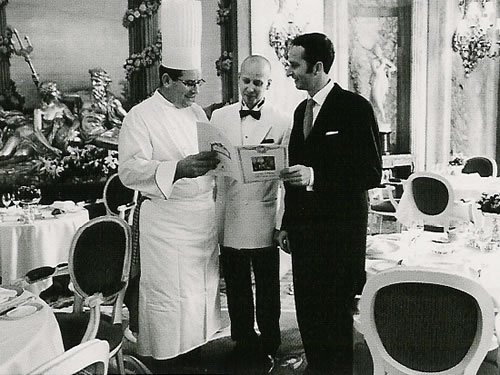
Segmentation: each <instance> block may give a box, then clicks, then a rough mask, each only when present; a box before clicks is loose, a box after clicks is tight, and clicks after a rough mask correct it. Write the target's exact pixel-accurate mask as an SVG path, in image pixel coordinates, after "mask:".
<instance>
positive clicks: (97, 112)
mask: <svg viewBox="0 0 500 375" xmlns="http://www.w3.org/2000/svg"><path fill="white" fill-rule="evenodd" d="M89 73H90V80H91V82H92V94H91V95H92V97H91V102H90V103H87V104H86V105H84V108H83V110H82V126H81V128H82V137H83V138H84V140H85V141H86V142H90V141H92V140H93V139H95V138H96V137H98V136H99V135H101V134H103V133H104V132H106V131H108V130H113V131H114V132H116V134H118V131H119V129H120V127H121V124H122V121H123V118H124V117H125V115H126V114H127V111H125V109H124V108H123V106H122V104H121V102H120V101H119V100H118V99H117V98H116V97H115V96H114V95H113V94H112V93H111V92H110V91H108V86H109V84H110V83H111V77H110V76H109V74H108V73H107V72H106V71H105V70H104V69H102V68H94V69H90V70H89Z"/></svg>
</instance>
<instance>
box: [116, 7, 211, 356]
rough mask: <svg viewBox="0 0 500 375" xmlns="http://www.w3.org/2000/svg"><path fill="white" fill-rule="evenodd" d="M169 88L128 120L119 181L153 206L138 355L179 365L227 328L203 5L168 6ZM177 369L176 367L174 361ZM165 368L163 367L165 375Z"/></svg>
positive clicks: (147, 220)
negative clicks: (201, 98)
mask: <svg viewBox="0 0 500 375" xmlns="http://www.w3.org/2000/svg"><path fill="white" fill-rule="evenodd" d="M161 20H162V32H163V49H162V53H163V56H162V58H163V59H162V66H160V68H159V72H160V87H159V88H158V89H157V90H156V91H155V92H154V94H153V95H152V96H151V97H150V98H148V99H146V100H144V101H143V102H142V103H140V104H138V105H136V106H135V107H133V108H132V109H131V110H130V112H129V113H128V115H127V116H126V117H125V119H124V122H123V126H122V128H121V131H120V138H119V160H120V164H119V175H120V179H121V180H122V182H123V183H124V184H125V185H126V186H128V187H129V188H131V189H135V190H138V191H140V192H141V194H142V195H143V196H145V197H146V198H149V199H147V200H146V201H145V202H144V203H143V204H142V206H141V211H140V217H139V231H140V237H139V241H140V249H141V280H140V288H139V337H138V354H140V355H142V356H151V357H153V358H154V359H155V360H166V359H172V358H175V357H177V356H179V355H181V354H185V353H188V352H192V351H193V350H194V349H196V348H198V347H200V346H201V345H203V344H205V343H206V342H207V341H208V340H209V338H210V337H211V336H212V335H213V334H214V333H215V332H216V331H217V330H218V329H219V328H220V301H219V264H218V251H217V239H216V225H215V205H214V200H213V188H214V179H213V177H211V176H205V174H206V172H208V171H209V170H211V169H213V168H215V167H216V165H217V160H216V157H215V153H212V152H201V153H200V152H198V142H197V132H196V122H197V121H204V122H207V121H208V120H207V118H206V116H205V113H204V112H203V110H202V108H201V107H200V106H198V105H197V104H195V103H194V100H195V98H196V96H197V94H198V93H199V88H200V85H201V84H202V83H203V82H204V81H203V80H202V79H201V69H200V66H201V57H200V50H201V3H200V2H199V1H194V0H188V1H179V0H170V1H165V2H163V4H162V14H161ZM170 362H172V361H170ZM159 363H162V362H159V361H155V364H156V365H158V364H159Z"/></svg>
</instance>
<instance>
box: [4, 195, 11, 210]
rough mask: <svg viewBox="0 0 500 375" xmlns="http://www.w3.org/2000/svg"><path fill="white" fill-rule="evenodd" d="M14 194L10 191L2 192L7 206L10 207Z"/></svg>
mask: <svg viewBox="0 0 500 375" xmlns="http://www.w3.org/2000/svg"><path fill="white" fill-rule="evenodd" d="M12 199H13V196H12V195H11V194H10V193H4V194H2V204H3V206H4V207H5V208H9V206H10V204H11V203H12Z"/></svg>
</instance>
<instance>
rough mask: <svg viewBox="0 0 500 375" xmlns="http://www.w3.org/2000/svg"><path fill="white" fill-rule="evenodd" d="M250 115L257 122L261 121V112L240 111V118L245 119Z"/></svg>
mask: <svg viewBox="0 0 500 375" xmlns="http://www.w3.org/2000/svg"><path fill="white" fill-rule="evenodd" d="M248 115H250V116H252V117H253V118H254V119H256V120H260V115H261V113H260V111H252V110H251V109H240V118H245V117H247V116H248Z"/></svg>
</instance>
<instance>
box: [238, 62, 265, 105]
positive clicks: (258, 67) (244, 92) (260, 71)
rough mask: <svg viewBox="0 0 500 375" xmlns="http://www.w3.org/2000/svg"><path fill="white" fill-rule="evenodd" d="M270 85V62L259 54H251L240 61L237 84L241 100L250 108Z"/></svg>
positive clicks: (258, 100)
mask: <svg viewBox="0 0 500 375" xmlns="http://www.w3.org/2000/svg"><path fill="white" fill-rule="evenodd" d="M270 85H271V63H270V62H269V60H268V59H266V58H265V57H264V56H261V55H251V56H248V57H247V58H245V60H243V62H242V63H241V69H240V75H239V86H240V93H241V97H242V100H243V101H244V103H245V104H246V105H247V107H248V108H250V109H252V108H253V107H254V106H255V105H256V104H257V103H259V102H260V100H261V99H262V98H263V97H264V94H265V92H266V90H267V89H269V86H270Z"/></svg>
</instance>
